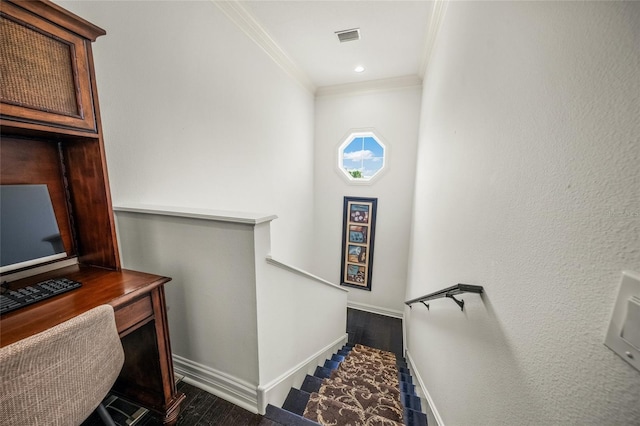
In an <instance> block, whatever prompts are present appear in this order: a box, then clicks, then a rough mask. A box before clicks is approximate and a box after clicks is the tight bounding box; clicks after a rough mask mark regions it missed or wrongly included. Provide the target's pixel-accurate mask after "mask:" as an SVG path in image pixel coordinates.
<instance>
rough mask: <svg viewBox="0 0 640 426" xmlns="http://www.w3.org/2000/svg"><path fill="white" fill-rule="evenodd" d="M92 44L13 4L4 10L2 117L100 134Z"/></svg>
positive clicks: (0, 25)
mask: <svg viewBox="0 0 640 426" xmlns="http://www.w3.org/2000/svg"><path fill="white" fill-rule="evenodd" d="M88 43H90V42H89V41H88V40H86V39H85V38H83V37H81V36H79V35H78V34H76V33H73V32H71V31H67V30H66V29H64V28H62V27H60V26H58V25H55V24H53V23H52V22H51V21H48V20H45V19H44V18H42V17H39V16H36V15H34V14H32V13H31V12H29V11H27V10H26V9H23V8H22V7H18V6H16V5H14V4H12V3H7V2H4V1H3V2H2V3H1V8H0V102H1V105H0V115H1V117H2V118H5V119H9V120H14V121H18V122H21V123H35V124H45V125H52V126H55V127H63V128H73V129H80V130H82V131H88V132H94V133H95V132H97V125H96V115H95V111H94V105H93V97H92V90H91V80H90V70H89V52H88Z"/></svg>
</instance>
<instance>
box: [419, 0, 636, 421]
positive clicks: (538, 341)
mask: <svg viewBox="0 0 640 426" xmlns="http://www.w3.org/2000/svg"><path fill="white" fill-rule="evenodd" d="M639 45H640V3H618V2H616V3H611V2H606V3H595V2H584V3H576V2H495V3H488V2H451V3H449V6H448V9H447V12H446V16H445V18H444V22H443V26H442V28H441V33H440V35H439V40H438V42H437V46H436V48H435V52H434V56H433V57H432V58H431V61H430V63H429V67H428V70H427V75H426V78H425V82H424V91H423V103H422V117H421V133H420V141H419V148H418V168H417V169H418V172H417V178H416V191H415V194H416V195H415V209H414V215H413V217H414V219H413V235H412V247H411V252H410V268H409V282H408V287H407V297H408V298H409V297H417V296H421V295H423V294H427V293H430V292H433V291H436V290H439V289H441V288H444V287H446V286H450V285H453V284H456V283H459V282H460V283H469V284H479V285H483V286H484V288H485V291H486V294H484V295H483V296H482V297H479V296H477V295H466V296H463V297H462V298H463V299H464V300H465V302H466V305H465V312H464V313H463V312H461V311H460V309H459V308H458V306H456V305H455V304H454V303H452V302H451V301H449V300H445V299H442V300H436V301H433V302H432V303H431V310H430V311H427V310H426V309H425V308H424V307H422V306H420V305H417V306H415V307H414V308H413V309H412V310H411V311H409V310H408V309H407V310H406V311H407V313H408V321H407V324H408V328H409V330H408V349H409V353H410V355H411V357H412V358H413V359H414V361H415V364H416V367H417V368H416V371H417V373H418V374H419V375H420V376H421V378H422V379H423V381H424V383H425V384H426V386H427V390H428V392H429V394H430V395H431V397H432V399H433V401H434V405H435V408H436V410H437V412H439V414H440V416H441V417H442V420H443V421H444V423H445V424H446V425H448V426H463V425H489V424H490V425H515V424H518V425H524V424H535V425H577V424H582V425H631V424H640V404H639V403H638V401H640V372H638V371H636V370H634V369H633V368H631V367H630V366H629V365H628V364H627V363H626V362H624V361H623V360H622V359H620V358H619V357H618V356H617V355H615V354H614V353H613V352H611V351H610V350H609V349H607V348H606V347H605V346H604V345H603V341H604V336H605V334H606V329H607V326H608V322H609V319H610V315H611V311H612V307H613V303H614V300H615V296H616V292H617V288H618V285H619V282H620V278H621V271H622V270H625V269H629V270H635V271H638V270H640V167H639V164H640V162H639V160H640V140H639V139H638V135H640V120H639V118H640V97H639V94H640V53H639V52H640V51H639V50H638V46H639Z"/></svg>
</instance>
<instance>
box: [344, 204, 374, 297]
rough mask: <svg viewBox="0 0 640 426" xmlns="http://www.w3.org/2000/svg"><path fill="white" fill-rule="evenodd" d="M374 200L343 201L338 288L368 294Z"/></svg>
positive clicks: (370, 271)
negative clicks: (340, 272)
mask: <svg viewBox="0 0 640 426" xmlns="http://www.w3.org/2000/svg"><path fill="white" fill-rule="evenodd" d="M377 205H378V199H377V198H357V197H344V208H343V210H344V213H343V214H344V218H343V227H342V228H343V231H342V267H341V269H342V275H341V279H340V284H341V285H344V286H349V287H355V288H360V289H363V290H369V291H371V276H372V265H373V243H374V239H375V223H376V210H377Z"/></svg>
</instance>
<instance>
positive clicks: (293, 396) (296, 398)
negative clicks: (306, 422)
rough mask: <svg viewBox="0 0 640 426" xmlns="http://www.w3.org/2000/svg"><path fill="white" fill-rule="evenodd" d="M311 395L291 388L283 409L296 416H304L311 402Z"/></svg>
mask: <svg viewBox="0 0 640 426" xmlns="http://www.w3.org/2000/svg"><path fill="white" fill-rule="evenodd" d="M310 395H311V394H310V393H309V392H305V391H303V390H300V389H296V388H291V389H290V390H289V394H288V395H287V398H286V399H285V400H284V403H283V404H282V408H283V409H284V410H287V411H290V412H292V413H294V414H298V415H300V416H301V415H302V414H303V413H304V408H305V407H306V406H307V402H308V401H309V396H310Z"/></svg>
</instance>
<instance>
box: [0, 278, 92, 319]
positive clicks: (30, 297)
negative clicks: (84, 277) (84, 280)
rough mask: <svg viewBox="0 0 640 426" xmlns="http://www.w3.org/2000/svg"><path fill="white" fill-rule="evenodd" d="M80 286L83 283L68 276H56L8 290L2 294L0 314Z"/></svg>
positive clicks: (0, 296)
mask: <svg viewBox="0 0 640 426" xmlns="http://www.w3.org/2000/svg"><path fill="white" fill-rule="evenodd" d="M80 286H82V284H80V283H79V282H77V281H73V280H70V279H68V278H56V279H53V280H46V281H41V282H39V283H36V284H32V285H30V286H27V287H24V288H21V289H18V290H7V291H5V292H4V293H2V294H0V314H6V313H7V312H11V311H15V310H16V309H20V308H22V307H25V306H28V305H31V304H33V303H36V302H40V301H41V300H45V299H48V298H50V297H53V296H57V295H58V294H62V293H66V292H67V291H70V290H73V289H75V288H78V287H80Z"/></svg>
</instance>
